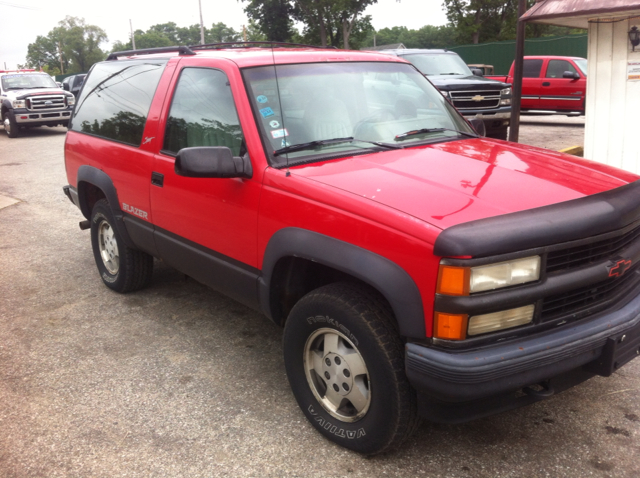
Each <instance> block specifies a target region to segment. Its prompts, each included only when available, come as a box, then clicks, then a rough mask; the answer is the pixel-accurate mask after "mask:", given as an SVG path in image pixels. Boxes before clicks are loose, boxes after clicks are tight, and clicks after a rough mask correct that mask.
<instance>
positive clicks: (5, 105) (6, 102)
mask: <svg viewBox="0 0 640 478" xmlns="http://www.w3.org/2000/svg"><path fill="white" fill-rule="evenodd" d="M0 109H1V110H2V111H3V112H4V111H13V105H12V104H11V101H9V100H8V99H7V98H5V99H4V100H2V106H1V107H0Z"/></svg>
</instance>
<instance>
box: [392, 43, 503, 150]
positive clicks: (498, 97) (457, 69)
mask: <svg viewBox="0 0 640 478" xmlns="http://www.w3.org/2000/svg"><path fill="white" fill-rule="evenodd" d="M380 52H381V53H387V54H390V55H395V56H398V57H400V58H402V59H404V60H407V61H410V62H411V63H412V64H413V65H414V66H415V67H416V68H417V69H418V70H420V72H422V73H423V74H424V75H425V76H426V77H427V78H428V79H429V81H431V83H433V84H434V85H435V86H436V87H437V88H438V89H439V90H440V91H441V92H442V94H443V95H445V96H446V97H447V98H448V99H449V100H450V101H451V103H453V106H455V107H456V108H457V109H458V111H460V113H462V114H463V115H464V116H465V117H467V118H478V119H481V120H482V121H483V122H484V126H485V130H486V135H487V136H488V137H490V138H498V139H507V132H508V128H509V122H510V118H511V86H510V85H509V84H507V83H505V82H503V81H496V80H489V79H487V78H482V77H479V76H477V75H474V74H473V73H472V72H471V70H470V69H469V67H468V66H467V65H466V64H465V63H464V61H463V60H462V58H460V56H459V55H458V54H457V53H456V52H453V51H448V50H420V49H413V48H403V49H397V50H381V51H380Z"/></svg>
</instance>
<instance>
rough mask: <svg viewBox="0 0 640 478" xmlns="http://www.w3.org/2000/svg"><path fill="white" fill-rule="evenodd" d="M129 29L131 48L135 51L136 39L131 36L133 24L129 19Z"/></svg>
mask: <svg viewBox="0 0 640 478" xmlns="http://www.w3.org/2000/svg"><path fill="white" fill-rule="evenodd" d="M129 28H130V29H131V46H132V47H133V49H134V50H135V49H136V38H135V37H134V36H133V23H131V19H129Z"/></svg>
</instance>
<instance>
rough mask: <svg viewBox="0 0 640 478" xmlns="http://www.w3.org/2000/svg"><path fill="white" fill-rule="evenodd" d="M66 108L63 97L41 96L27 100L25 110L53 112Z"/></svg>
mask: <svg viewBox="0 0 640 478" xmlns="http://www.w3.org/2000/svg"><path fill="white" fill-rule="evenodd" d="M66 107H67V102H66V97H65V96H64V95H41V96H31V97H29V98H27V109H28V110H29V111H53V110H60V109H64V108H66Z"/></svg>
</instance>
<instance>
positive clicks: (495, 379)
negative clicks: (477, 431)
mask: <svg viewBox="0 0 640 478" xmlns="http://www.w3.org/2000/svg"><path fill="white" fill-rule="evenodd" d="M638 355H640V295H638V296H636V297H635V298H634V299H632V300H631V301H630V302H628V303H627V304H626V305H625V306H624V307H622V308H620V309H618V310H616V311H613V312H607V313H602V314H599V315H598V316H596V317H594V318H592V319H588V320H583V321H578V322H575V323H574V324H572V325H565V326H564V327H560V328H558V329H557V330H551V331H547V332H545V333H541V334H539V335H536V336H535V337H530V338H522V339H519V340H515V341H512V342H509V343H507V344H498V345H492V346H488V347H485V348H480V349H476V350H472V351H459V352H457V351H445V350H443V349H436V348H433V347H427V346H424V345H420V344H417V343H408V344H407V346H406V357H405V367H406V372H407V376H408V378H409V381H410V382H411V384H412V386H413V387H414V388H415V389H416V390H417V391H418V393H419V394H420V396H421V398H422V399H423V401H424V402H431V405H432V406H431V408H430V409H428V407H423V415H426V416H428V418H431V419H435V420H438V421H445V422H460V421H466V420H468V419H472V418H477V417H479V416H485V415H489V414H491V413H495V412H497V411H501V410H506V409H509V408H515V407H517V406H520V405H524V404H526V403H531V402H532V401H537V400H539V399H543V398H546V397H547V396H550V395H551V394H553V389H554V388H555V390H556V391H561V390H563V389H566V388H569V387H570V386H573V385H575V384H577V383H580V382H581V381H584V380H586V379H588V378H590V377H592V376H594V375H602V376H608V375H611V373H613V372H614V371H615V370H617V369H618V368H620V367H622V366H623V365H624V364H625V363H627V362H629V361H630V360H632V359H633V358H635V357H636V356H638ZM554 382H555V383H556V386H555V387H553V388H551V393H547V394H544V393H541V394H538V396H536V394H535V393H532V394H529V395H528V396H527V397H525V398H526V400H520V401H518V400H517V395H518V392H519V391H522V390H524V391H525V393H527V391H528V390H532V388H531V387H532V386H534V385H536V384H540V383H546V384H549V383H554ZM520 395H522V394H520ZM509 397H511V398H512V400H510V399H509ZM476 402H477V404H478V406H477V407H475V409H476V410H475V411H470V410H472V409H473V408H474V407H473V405H474V403H476ZM520 402H522V403H520ZM456 408H457V409H459V410H463V412H460V413H457V412H455V410H456ZM467 415H468V416H467Z"/></svg>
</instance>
